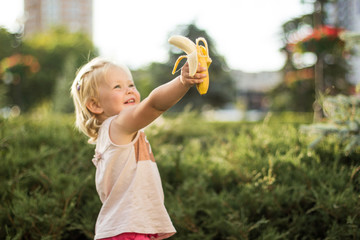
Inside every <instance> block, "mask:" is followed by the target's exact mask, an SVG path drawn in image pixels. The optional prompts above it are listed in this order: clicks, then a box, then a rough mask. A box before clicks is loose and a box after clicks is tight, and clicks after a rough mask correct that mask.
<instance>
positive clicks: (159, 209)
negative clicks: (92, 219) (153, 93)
mask: <svg viewBox="0 0 360 240" xmlns="http://www.w3.org/2000/svg"><path fill="white" fill-rule="evenodd" d="M114 117H115V116H113V117H110V118H108V119H106V120H105V121H104V123H103V124H102V126H101V128H100V130H99V135H98V139H97V144H96V149H95V156H94V158H93V160H92V161H93V163H94V165H95V166H96V178H95V182H96V190H97V192H98V194H99V197H100V200H101V202H102V204H103V205H102V208H101V210H100V213H99V216H98V218H97V221H96V227H95V239H100V238H106V237H112V236H116V235H119V234H121V233H125V232H136V233H146V234H158V237H157V238H155V239H165V238H168V237H170V236H172V235H173V234H175V232H176V230H175V228H174V226H173V224H172V223H171V220H170V217H169V215H168V213H167V211H166V209H165V206H164V193H163V189H162V185H161V179H160V174H159V171H158V168H157V165H156V163H155V159H154V155H153V153H152V151H151V147H150V144H149V142H148V141H147V139H146V136H145V134H144V132H143V131H139V132H138V133H137V135H136V137H135V139H134V140H133V141H132V142H131V143H129V144H126V145H116V144H114V143H113V142H112V141H111V139H110V135H109V127H110V123H111V121H112V120H113V119H114Z"/></svg>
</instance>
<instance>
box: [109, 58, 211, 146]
mask: <svg viewBox="0 0 360 240" xmlns="http://www.w3.org/2000/svg"><path fill="white" fill-rule="evenodd" d="M205 70H206V68H202V67H200V66H199V67H198V71H197V73H196V74H195V75H194V76H193V77H190V76H189V65H188V63H186V64H185V65H184V66H183V68H182V69H181V75H180V76H178V77H176V78H175V79H173V80H172V81H170V82H168V83H166V84H163V85H161V86H159V87H157V88H155V89H154V90H153V91H152V92H151V93H150V94H149V96H148V97H147V98H145V99H144V100H143V101H142V102H140V103H139V104H137V105H136V106H133V107H129V108H125V109H124V110H122V111H121V112H120V114H119V115H118V116H117V117H116V118H115V119H114V121H113V122H112V124H111V130H110V132H111V138H112V140H113V141H115V142H117V143H119V144H125V143H128V142H130V141H131V139H132V138H133V137H134V135H135V134H136V132H137V131H138V130H140V129H142V128H144V127H146V126H147V125H149V124H150V123H151V122H153V121H154V120H155V119H156V118H157V117H159V116H160V115H161V114H162V113H164V112H165V111H166V110H168V109H169V108H171V107H172V106H173V105H175V104H176V103H177V102H178V101H179V100H180V99H181V98H182V97H183V96H184V95H185V94H186V93H187V91H188V90H189V89H190V87H192V86H194V85H195V84H197V83H201V82H202V81H203V78H204V77H206V74H204V73H203V71H205Z"/></svg>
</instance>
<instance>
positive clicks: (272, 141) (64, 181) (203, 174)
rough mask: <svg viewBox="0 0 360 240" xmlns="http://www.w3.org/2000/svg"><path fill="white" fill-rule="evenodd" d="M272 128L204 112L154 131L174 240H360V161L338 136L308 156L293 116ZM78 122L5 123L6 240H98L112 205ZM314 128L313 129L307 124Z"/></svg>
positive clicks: (1, 150)
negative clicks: (99, 189)
mask: <svg viewBox="0 0 360 240" xmlns="http://www.w3.org/2000/svg"><path fill="white" fill-rule="evenodd" d="M284 116H286V118H285V120H284V121H282V122H278V121H277V119H281V116H277V115H275V114H274V115H273V116H271V118H270V119H269V120H268V121H266V122H259V123H244V122H231V123H224V122H206V121H205V120H204V119H203V118H202V117H201V116H200V115H199V114H197V113H195V112H185V113H183V114H182V115H178V116H175V115H171V114H169V116H168V117H166V116H165V117H163V118H160V119H158V120H157V121H156V122H155V123H154V124H153V125H151V126H150V127H148V128H147V130H146V131H147V136H148V139H149V141H150V142H151V144H152V149H153V151H154V154H155V157H156V159H157V164H158V166H159V170H160V174H161V176H162V182H163V187H164V193H165V204H166V206H167V209H168V211H169V214H170V216H171V219H172V221H173V223H174V226H175V227H176V229H177V231H178V233H177V234H176V235H175V236H174V237H173V239H179V240H182V239H184V240H185V239H186V240H189V239H194V240H195V239H196V240H197V239H358V238H359V237H360V227H359V226H360V216H359V212H360V201H359V193H360V187H359V186H360V151H359V149H358V148H357V149H354V151H353V152H351V153H350V154H349V155H345V154H344V152H343V151H342V150H341V146H339V143H338V141H336V139H334V138H327V139H324V141H322V142H320V143H319V144H318V145H317V146H316V147H315V148H314V149H308V148H307V146H308V144H309V143H310V142H311V141H312V137H310V136H307V135H302V134H299V132H298V130H297V126H298V125H299V124H301V123H308V122H309V119H308V118H307V117H306V116H305V115H304V118H299V117H298V114H297V113H296V114H291V113H286V114H285V115H284ZM73 121H74V119H73V117H70V116H65V115H54V114H49V113H48V111H47V107H46V106H44V107H43V108H39V109H37V111H36V112H34V113H33V114H31V115H27V116H22V117H19V118H13V119H1V120H0V158H1V161H0V171H1V173H0V184H1V187H0V192H1V193H0V196H1V201H0V238H1V239H67V240H71V239H92V238H93V232H94V224H95V221H96V217H97V214H98V212H99V209H100V207H101V204H100V201H99V198H98V196H97V193H96V190H95V184H94V174H95V167H94V166H93V164H92V162H91V158H92V155H93V151H94V146H93V145H89V144H87V143H86V138H85V137H84V136H82V135H81V134H80V133H77V132H75V131H74V127H73ZM303 121H305V122H303Z"/></svg>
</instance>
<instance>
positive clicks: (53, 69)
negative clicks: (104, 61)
mask: <svg viewBox="0 0 360 240" xmlns="http://www.w3.org/2000/svg"><path fill="white" fill-rule="evenodd" d="M18 52H19V53H20V56H22V58H23V57H24V56H31V57H32V58H33V59H34V62H37V63H38V67H39V69H37V71H36V72H32V74H28V72H29V71H28V70H26V69H27V68H28V67H27V66H25V65H24V62H19V64H16V65H14V66H12V67H11V68H7V69H5V71H6V72H8V73H9V74H13V75H14V76H16V77H17V81H15V82H13V83H12V84H9V87H8V88H9V89H10V90H11V89H12V90H11V91H10V93H11V92H12V94H8V95H9V104H10V105H18V106H19V107H20V108H21V109H22V111H27V110H29V109H31V108H32V107H34V106H36V105H37V104H39V103H40V102H42V101H49V100H51V99H52V96H53V94H54V91H55V86H61V88H62V90H63V93H62V95H63V96H69V89H65V88H64V87H63V86H64V84H57V83H56V81H60V79H61V81H63V79H64V78H61V77H60V76H61V75H64V74H63V73H62V72H63V70H64V69H65V68H66V67H65V63H66V62H67V61H69V59H70V60H71V61H72V62H73V64H74V74H73V77H71V78H70V76H69V75H67V76H69V79H66V81H68V82H71V81H72V80H73V78H74V77H75V69H76V68H78V67H80V66H81V65H82V64H85V63H86V62H87V61H88V60H89V58H91V57H93V56H96V55H97V50H96V49H95V47H94V45H93V43H92V41H91V40H90V38H89V37H88V36H87V35H85V34H83V33H70V32H69V31H68V30H67V29H66V28H62V27H56V28H53V29H51V30H50V31H48V32H44V33H39V34H37V35H34V36H33V37H31V38H27V39H24V40H23V41H22V42H21V45H20V46H19V48H18ZM15 56H16V55H15ZM13 57H14V56H13ZM66 69H69V67H67V68H66ZM30 72H31V71H30ZM65 85H66V83H65ZM14 94H15V95H14Z"/></svg>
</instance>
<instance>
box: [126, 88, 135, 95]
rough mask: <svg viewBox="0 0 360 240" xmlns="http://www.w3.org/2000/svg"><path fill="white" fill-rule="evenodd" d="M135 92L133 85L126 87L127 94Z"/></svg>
mask: <svg viewBox="0 0 360 240" xmlns="http://www.w3.org/2000/svg"><path fill="white" fill-rule="evenodd" d="M133 92H134V89H133V88H132V87H128V88H127V89H126V94H129V93H133Z"/></svg>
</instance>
